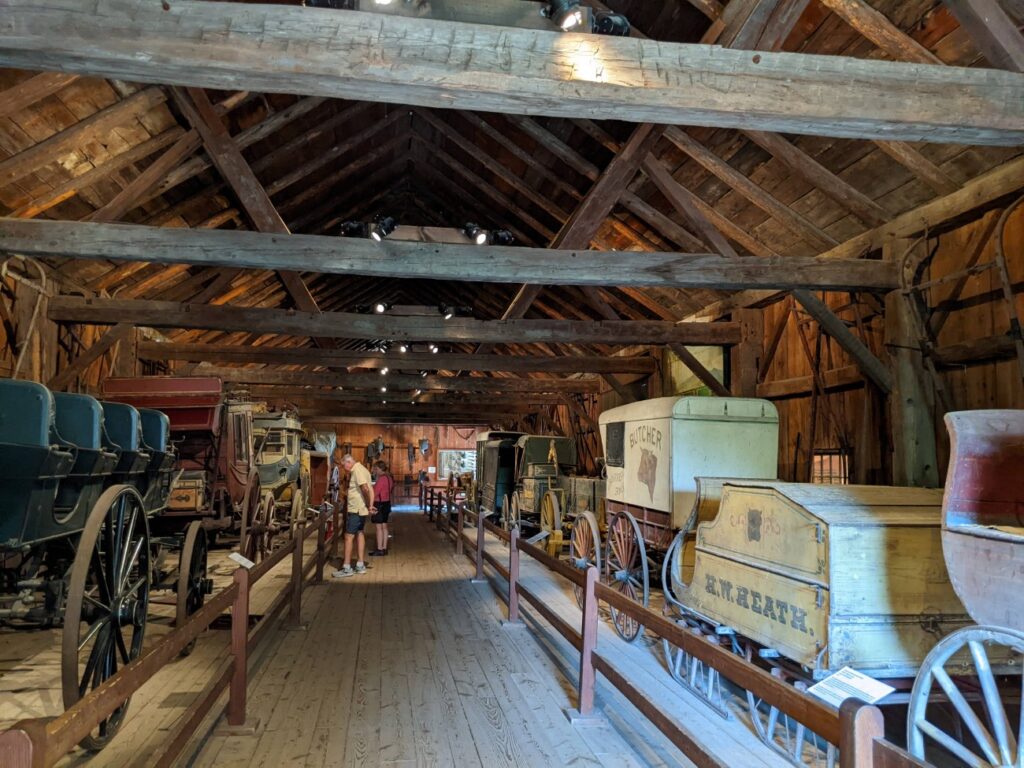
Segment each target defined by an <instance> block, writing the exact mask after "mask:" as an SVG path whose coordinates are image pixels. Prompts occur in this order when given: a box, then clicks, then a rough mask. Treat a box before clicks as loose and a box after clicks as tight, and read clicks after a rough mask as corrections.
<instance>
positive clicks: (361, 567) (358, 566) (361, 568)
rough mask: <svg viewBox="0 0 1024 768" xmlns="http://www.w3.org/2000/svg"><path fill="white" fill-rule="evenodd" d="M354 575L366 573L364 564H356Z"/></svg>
mask: <svg viewBox="0 0 1024 768" xmlns="http://www.w3.org/2000/svg"><path fill="white" fill-rule="evenodd" d="M355 573H356V574H362V573H366V564H365V563H356V570H355Z"/></svg>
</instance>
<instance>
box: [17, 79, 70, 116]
mask: <svg viewBox="0 0 1024 768" xmlns="http://www.w3.org/2000/svg"><path fill="white" fill-rule="evenodd" d="M76 78H77V75H69V74H67V73H64V72H43V73H42V74H39V75H35V76H33V77H30V78H28V79H27V80H22V81H21V82H20V83H18V84H17V85H14V86H11V87H10V88H8V89H7V90H5V91H3V92H0V117H7V116H8V115H13V114H14V113H15V112H20V111H21V110H23V109H25V107H29V106H31V105H33V104H35V103H36V102H37V101H42V100H43V99H45V98H46V97H47V96H49V95H51V94H54V93H56V92H57V91H59V90H60V89H61V88H63V87H64V86H66V85H69V84H70V83H71V82H72V81H74V80H75V79H76Z"/></svg>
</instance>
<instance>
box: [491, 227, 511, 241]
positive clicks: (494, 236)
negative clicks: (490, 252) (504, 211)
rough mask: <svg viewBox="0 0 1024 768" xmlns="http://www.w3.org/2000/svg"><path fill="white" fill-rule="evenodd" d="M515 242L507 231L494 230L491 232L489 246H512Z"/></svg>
mask: <svg viewBox="0 0 1024 768" xmlns="http://www.w3.org/2000/svg"><path fill="white" fill-rule="evenodd" d="M515 241H516V239H515V238H514V237H512V233H511V232H509V231H508V230H507V229H495V230H493V231H492V232H491V245H512V243H514V242H515Z"/></svg>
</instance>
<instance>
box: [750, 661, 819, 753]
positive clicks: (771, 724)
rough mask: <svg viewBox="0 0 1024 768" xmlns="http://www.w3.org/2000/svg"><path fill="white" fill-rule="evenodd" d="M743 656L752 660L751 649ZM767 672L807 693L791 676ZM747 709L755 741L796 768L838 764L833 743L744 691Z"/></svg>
mask: <svg viewBox="0 0 1024 768" xmlns="http://www.w3.org/2000/svg"><path fill="white" fill-rule="evenodd" d="M744 655H745V657H746V659H747V661H750V660H751V659H753V649H752V648H751V646H749V645H748V646H747V647H746V648H745V649H744ZM771 673H772V676H773V677H777V678H778V679H780V680H783V681H790V682H792V683H793V687H794V688H796V689H797V690H798V691H801V692H802V691H806V690H807V684H806V683H805V682H804V681H803V680H791V679H790V678H791V675H789V674H787V673H786V671H785V670H783V669H782V668H781V667H772V669H771ZM747 708H748V710H749V714H750V720H751V722H752V724H753V726H754V731H755V732H756V733H757V736H758V738H759V739H761V741H762V742H763V743H764V744H766V745H767V746H768V747H770V748H771V749H772V750H774V751H775V752H777V753H779V754H780V755H782V756H783V757H785V758H786V759H787V760H789V762H790V763H792V764H793V765H795V766H799V767H800V768H805V767H806V768H835V766H836V765H838V763H839V750H838V748H837V747H836V746H835V744H832V743H830V742H828V741H825V739H823V738H822V737H820V736H818V734H816V733H814V732H813V731H810V730H808V729H807V728H806V727H805V726H804V725H803V723H800V722H798V721H797V720H794V719H793V718H791V717H790V716H789V715H787V714H785V713H784V712H781V711H779V708H778V707H774V706H772V705H770V704H767V703H765V702H764V701H762V700H761V699H759V698H758V697H757V696H755V695H754V694H752V693H751V692H750V691H747Z"/></svg>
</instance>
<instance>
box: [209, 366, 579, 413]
mask: <svg viewBox="0 0 1024 768" xmlns="http://www.w3.org/2000/svg"><path fill="white" fill-rule="evenodd" d="M202 371H203V368H196V369H195V374H196V375H199V374H200V373H201V372H202ZM228 386H229V387H230V388H231V389H232V390H234V391H237V392H239V393H246V394H248V395H249V397H250V398H252V399H254V400H271V401H275V402H281V401H283V400H289V401H291V402H293V403H296V404H298V403H300V402H309V401H312V400H315V401H317V402H318V403H379V402H380V401H381V400H382V399H385V400H387V399H390V400H393V401H395V402H396V403H398V402H403V401H405V402H409V401H410V400H415V401H416V403H417V404H421V403H431V404H434V405H449V406H456V407H457V406H459V405H469V406H481V407H482V406H495V405H506V404H507V405H512V406H514V407H517V408H522V407H529V406H532V407H533V408H534V409H535V408H536V407H537V406H538V405H555V404H559V403H562V402H564V398H565V397H566V396H567V395H566V394H565V393H558V392H554V393H553V392H516V393H515V394H507V393H504V392H454V393H450V394H449V393H447V392H438V391H424V390H423V388H422V387H417V388H416V389H402V388H400V387H396V386H389V387H388V391H387V392H380V391H379V390H377V391H373V392H368V391H366V390H365V389H363V390H357V389H344V390H339V389H337V388H333V389H324V388H320V387H299V386H290V385H267V384H258V385H249V384H245V383H235V384H231V383H229V385H228Z"/></svg>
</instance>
